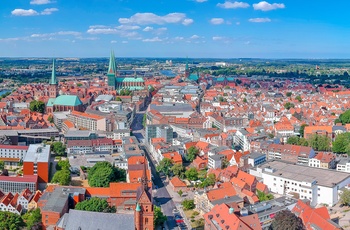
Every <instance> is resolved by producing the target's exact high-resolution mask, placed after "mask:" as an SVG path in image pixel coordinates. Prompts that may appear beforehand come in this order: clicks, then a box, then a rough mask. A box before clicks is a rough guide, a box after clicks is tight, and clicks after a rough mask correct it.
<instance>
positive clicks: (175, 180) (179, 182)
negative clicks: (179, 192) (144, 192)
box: [170, 176, 187, 187]
mask: <svg viewBox="0 0 350 230" xmlns="http://www.w3.org/2000/svg"><path fill="white" fill-rule="evenodd" d="M170 183H171V184H172V185H173V186H174V187H187V185H186V183H185V182H183V181H182V180H180V179H179V177H177V176H175V177H173V179H171V180H170Z"/></svg>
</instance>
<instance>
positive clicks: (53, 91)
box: [49, 59, 58, 98]
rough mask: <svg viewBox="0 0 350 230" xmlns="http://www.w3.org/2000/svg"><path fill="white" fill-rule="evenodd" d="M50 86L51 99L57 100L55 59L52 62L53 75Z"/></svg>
mask: <svg viewBox="0 0 350 230" xmlns="http://www.w3.org/2000/svg"><path fill="white" fill-rule="evenodd" d="M49 84H50V86H49V97H50V98H56V97H57V96H58V82H57V78H56V69H55V59H53V61H52V73H51V79H50V82H49Z"/></svg>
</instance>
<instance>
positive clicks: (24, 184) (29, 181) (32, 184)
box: [0, 175, 38, 193]
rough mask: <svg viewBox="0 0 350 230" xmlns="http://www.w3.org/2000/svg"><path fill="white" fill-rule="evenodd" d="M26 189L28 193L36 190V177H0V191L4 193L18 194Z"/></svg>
mask: <svg viewBox="0 0 350 230" xmlns="http://www.w3.org/2000/svg"><path fill="white" fill-rule="evenodd" d="M27 188H28V189H29V190H30V191H36V190H37V189H38V176H37V175H24V176H23V177H12V176H0V190H1V191H2V192H4V193H9V192H11V193H20V192H22V191H23V190H24V189H27Z"/></svg>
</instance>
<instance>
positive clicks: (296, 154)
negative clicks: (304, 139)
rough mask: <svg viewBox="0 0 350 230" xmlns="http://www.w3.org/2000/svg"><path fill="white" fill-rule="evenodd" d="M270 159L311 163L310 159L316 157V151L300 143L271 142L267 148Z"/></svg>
mask: <svg viewBox="0 0 350 230" xmlns="http://www.w3.org/2000/svg"><path fill="white" fill-rule="evenodd" d="M267 151H268V152H267V158H268V159H270V160H271V159H277V160H283V161H287V162H290V163H297V164H306V165H309V159H311V158H314V157H315V155H316V153H315V151H314V149H313V148H311V147H306V146H298V145H289V144H286V145H282V144H271V145H269V146H268V149H267Z"/></svg>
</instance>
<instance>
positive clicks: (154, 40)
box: [142, 37, 163, 42]
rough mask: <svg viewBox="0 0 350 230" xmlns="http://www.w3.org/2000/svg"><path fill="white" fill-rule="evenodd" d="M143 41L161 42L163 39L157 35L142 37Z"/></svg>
mask: <svg viewBox="0 0 350 230" xmlns="http://www.w3.org/2000/svg"><path fill="white" fill-rule="evenodd" d="M142 41H143V42H162V41H163V40H162V39H160V38H159V37H154V38H147V39H143V40H142Z"/></svg>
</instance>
